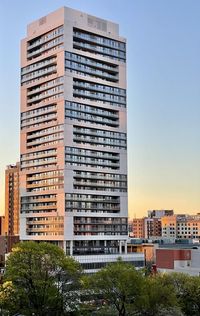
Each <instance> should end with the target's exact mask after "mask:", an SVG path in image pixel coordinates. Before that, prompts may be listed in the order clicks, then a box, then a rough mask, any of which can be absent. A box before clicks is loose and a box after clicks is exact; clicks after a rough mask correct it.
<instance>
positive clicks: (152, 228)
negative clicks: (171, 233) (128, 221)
mask: <svg viewBox="0 0 200 316" xmlns="http://www.w3.org/2000/svg"><path fill="white" fill-rule="evenodd" d="M144 231H145V234H144V238H148V239H149V238H152V237H160V236H162V227H161V219H160V218H148V217H146V218H144Z"/></svg>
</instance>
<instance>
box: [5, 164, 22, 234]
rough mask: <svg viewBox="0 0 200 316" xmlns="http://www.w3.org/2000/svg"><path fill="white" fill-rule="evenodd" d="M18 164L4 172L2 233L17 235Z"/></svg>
mask: <svg viewBox="0 0 200 316" xmlns="http://www.w3.org/2000/svg"><path fill="white" fill-rule="evenodd" d="M19 170H20V166H19V163H16V165H9V166H7V168H6V171H5V219H4V221H3V227H2V233H3V234H6V235H19Z"/></svg>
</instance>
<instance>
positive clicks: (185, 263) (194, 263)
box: [156, 245, 200, 276]
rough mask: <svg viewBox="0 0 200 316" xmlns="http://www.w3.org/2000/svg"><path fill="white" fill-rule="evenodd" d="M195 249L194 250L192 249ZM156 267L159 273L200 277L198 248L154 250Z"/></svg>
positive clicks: (199, 253)
mask: <svg viewBox="0 0 200 316" xmlns="http://www.w3.org/2000/svg"><path fill="white" fill-rule="evenodd" d="M194 248H195V249H194ZM156 267H157V270H158V271H161V272H182V273H187V274H190V275H197V276H200V248H199V247H192V248H190V249H187V247H185V248H182V247H181V248H180V247H178V245H177V247H176V248H159V249H156Z"/></svg>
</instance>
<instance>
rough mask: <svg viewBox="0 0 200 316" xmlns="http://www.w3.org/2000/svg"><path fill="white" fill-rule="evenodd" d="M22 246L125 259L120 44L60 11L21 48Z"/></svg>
mask: <svg viewBox="0 0 200 316" xmlns="http://www.w3.org/2000/svg"><path fill="white" fill-rule="evenodd" d="M20 174H21V176H20V197H21V215H20V239H21V240H44V241H51V242H53V243H55V244H57V245H59V246H60V247H62V248H63V249H64V251H65V252H66V253H67V254H70V255H74V256H79V257H80V256H82V255H83V256H85V255H99V254H102V255H107V254H112V255H113V256H115V255H116V256H118V255H119V254H121V255H122V254H126V253H127V236H128V204H127V118H126V40H125V39H124V38H122V37H121V36H119V29H118V25H117V24H115V23H113V22H109V21H105V20H103V19H99V18H97V17H94V16H90V15H88V14H86V13H83V12H79V11H76V10H72V9H69V8H61V9H59V10H57V11H55V12H53V13H51V14H49V15H47V16H45V17H42V18H41V19H39V20H37V21H35V22H33V23H31V24H29V25H28V28H27V37H26V38H25V39H24V40H22V42H21V173H20Z"/></svg>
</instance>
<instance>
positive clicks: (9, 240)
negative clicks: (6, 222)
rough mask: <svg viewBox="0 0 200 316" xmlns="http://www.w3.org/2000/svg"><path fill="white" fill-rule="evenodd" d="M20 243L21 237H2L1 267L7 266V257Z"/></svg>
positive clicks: (0, 244) (0, 249)
mask: <svg viewBox="0 0 200 316" xmlns="http://www.w3.org/2000/svg"><path fill="white" fill-rule="evenodd" d="M18 242H19V236H10V235H8V236H0V267H1V266H4V264H5V255H6V254H8V253H9V252H11V250H12V248H13V246H14V245H15V244H16V243H18Z"/></svg>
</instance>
